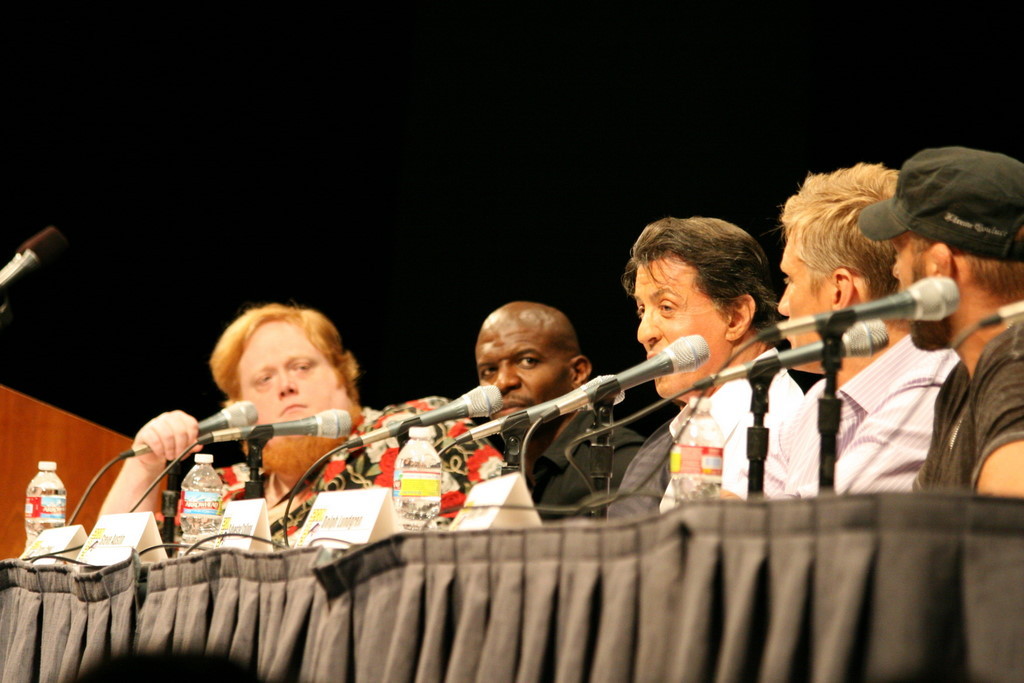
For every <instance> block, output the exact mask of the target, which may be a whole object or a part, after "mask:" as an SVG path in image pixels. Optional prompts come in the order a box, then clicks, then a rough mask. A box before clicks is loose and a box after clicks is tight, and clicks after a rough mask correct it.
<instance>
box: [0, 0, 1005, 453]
mask: <svg viewBox="0 0 1024 683" xmlns="http://www.w3.org/2000/svg"><path fill="white" fill-rule="evenodd" d="M380 4H381V5H385V4H386V3H380ZM551 4H552V5H557V6H556V7H542V6H541V7H530V6H528V5H522V4H517V5H511V4H510V5H502V6H496V5H493V4H491V3H478V4H474V3H466V2H456V3H431V4H422V5H412V4H409V5H397V6H396V5H390V6H382V7H379V8H370V7H359V8H358V9H357V8H354V7H348V6H347V5H346V6H343V8H341V9H335V10H331V11H320V12H318V13H316V14H305V13H300V12H295V11H289V12H285V11H278V12H270V11H266V12H263V13H251V12H250V13H237V14H230V13H228V12H226V11H225V12H221V13H220V14H217V13H211V12H209V11H208V10H204V11H203V12H201V13H197V14H194V15H186V14H179V13H171V12H168V13H166V14H164V15H163V16H160V15H156V14H148V13H147V14H146V15H144V16H143V15H136V16H133V15H131V14H124V13H123V10H122V11H119V12H114V11H112V10H96V9H92V8H90V10H89V11H88V12H86V11H81V12H78V13H74V14H68V15H64V16H61V17H59V18H51V19H49V20H46V21H21V22H16V21H13V20H12V21H8V22H7V27H6V29H5V31H6V34H7V35H6V37H5V45H6V47H5V48H4V54H5V55H6V58H5V65H4V66H5V68H4V86H3V89H4V91H5V97H4V104H3V112H4V117H3V120H4V124H3V126H4V145H3V147H4V149H3V157H4V165H5V167H6V173H5V177H6V182H5V184H4V192H3V196H4V203H3V229H2V233H0V235H2V239H0V258H2V260H6V258H8V257H7V256H2V253H3V252H4V251H6V252H7V253H8V254H9V255H11V256H13V254H14V253H15V250H16V249H17V247H18V245H19V244H21V243H22V242H23V241H24V240H25V239H26V238H28V237H29V236H31V235H32V234H34V233H35V232H37V231H38V230H40V229H42V228H43V227H44V226H46V225H49V224H54V225H57V226H58V227H59V228H60V229H61V231H62V232H64V234H65V235H66V236H67V238H68V240H69V241H70V243H71V249H70V250H69V251H68V252H67V254H66V255H65V257H64V258H63V259H62V260H61V261H59V262H57V263H56V264H54V265H53V266H51V267H48V268H47V269H46V270H42V271H39V272H38V273H35V274H32V275H31V276H29V277H27V278H25V279H24V280H23V281H21V282H19V283H18V284H16V285H15V286H14V287H12V288H11V291H10V295H11V306H12V308H13V311H14V314H15V318H14V322H13V324H12V325H11V326H10V327H8V328H7V329H5V330H3V331H2V332H0V383H3V384H6V385H7V386H10V387H12V388H14V389H17V390H19V391H22V392H25V393H27V394H29V395H31V396H34V397H36V398H38V399H41V400H43V401H46V402H48V403H51V404H53V405H56V406H58V407H60V408H62V409H64V410H67V411H70V412H72V413H75V414H78V415H80V416H82V417H85V418H86V419H89V420H92V421H95V422H98V423H100V424H102V425H104V426H107V427H110V428H112V429H115V430H117V431H120V432H123V433H126V434H132V433H134V431H135V430H136V429H137V428H138V427H139V426H140V425H141V424H142V423H143V422H145V421H146V420H148V419H149V418H150V417H152V416H154V415H156V414H157V413H159V412H162V411H164V410H168V409H172V408H182V409H185V410H187V411H189V412H192V413H193V414H196V415H197V416H200V417H201V416H205V415H207V414H209V413H212V412H214V411H216V410H217V409H218V407H219V400H220V398H221V397H220V396H219V394H218V392H217V390H216V388H215V386H214V385H213V383H212V381H211V380H210V378H209V373H208V371H207V369H206V365H205V364H206V360H207V356H208V353H209V351H210V349H211V348H212V345H213V343H214V341H215V339H216V338H217V336H218V334H219V333H220V331H221V330H222V329H223V326H224V325H225V324H226V323H227V322H229V321H230V320H231V319H232V318H233V317H234V315H235V314H236V312H237V311H238V309H239V307H240V306H242V305H243V304H244V303H246V302H252V301H258V302H262V301H286V300H294V301H297V302H299V303H302V304H307V305H311V306H314V307H317V308H319V309H321V310H323V311H324V312H325V313H327V314H328V315H329V316H330V317H331V318H332V319H333V320H335V321H336V322H337V323H338V325H339V327H340V329H341V330H342V335H343V337H344V339H345V341H346V343H347V344H348V345H349V346H350V347H351V348H352V349H353V350H354V351H355V353H356V354H357V357H358V358H359V359H360V361H361V363H362V365H363V368H364V379H363V382H362V393H363V399H364V402H365V403H366V404H368V405H372V406H378V407H380V406H383V405H384V404H387V403H394V402H398V401H403V400H407V399H410V398H413V397H418V396H423V395H430V394H441V395H447V396H451V397H453V396H457V395H459V394H461V393H463V392H464V391H467V390H468V389H469V388H471V387H472V386H473V385H474V384H475V374H474V363H473V346H474V341H475V337H476V331H477V329H478V327H479V324H480V322H481V321H482V320H483V318H484V317H485V316H486V315H487V313H488V312H489V311H491V310H492V309H494V308H496V307H497V306H499V305H501V304H503V303H505V302H507V301H510V300H513V299H532V300H538V301H543V302H546V303H549V304H552V305H554V306H557V307H559V308H561V309H562V310H564V311H565V312H566V313H567V314H568V315H569V316H570V317H571V319H572V320H573V321H574V322H575V323H576V325H577V328H578V331H579V334H580V338H581V341H582V343H583V345H584V349H585V351H586V352H587V353H588V355H590V356H591V358H592V359H593V361H594V363H595V368H596V371H597V372H598V373H599V374H604V373H610V372H616V371H619V370H622V369H624V368H626V367H628V366H630V365H632V364H634V363H637V362H640V361H641V360H643V352H642V349H641V347H640V346H639V344H637V342H636V340H635V314H634V305H633V304H632V302H631V301H630V300H629V299H628V298H627V297H626V296H625V295H624V293H623V292H622V289H621V287H620V285H619V283H618V279H619V275H620V273H621V270H622V266H623V264H624V263H625V261H626V258H627V254H628V250H629V247H630V245H631V244H632V242H633V240H634V238H635V237H636V236H637V235H638V234H639V232H640V230H641V229H642V228H643V226H644V225H645V224H646V223H648V222H650V221H652V220H656V219H658V218H661V217H663V216H666V215H673V216H690V215H710V216H716V217H720V218H724V219H727V220H730V221H732V222H734V223H736V224H738V225H740V226H742V227H744V228H745V229H747V230H748V231H749V232H751V233H752V234H754V235H755V236H757V237H758V239H759V240H760V241H761V243H762V244H763V245H764V247H765V248H766V250H768V251H769V254H770V255H771V256H773V257H776V258H777V256H778V253H779V246H778V241H777V237H776V235H774V234H771V233H770V231H771V230H772V229H773V228H774V226H775V224H776V217H777V213H778V207H779V205H780V204H781V203H782V202H784V201H785V199H786V197H787V196H788V195H789V194H791V193H792V192H793V191H794V190H795V189H796V188H797V186H798V184H799V182H800V181H801V180H802V178H803V177H804V175H805V174H806V173H807V172H809V171H813V172H822V171H830V170H833V169H835V168H838V167H841V166H848V165H851V164H853V163H856V162H858V161H870V162H883V163H886V164H888V165H890V166H893V167H897V168H898V167H899V165H900V164H901V162H902V161H903V160H904V159H905V158H906V157H908V156H910V155H911V154H913V153H914V152H916V151H918V150H919V149H922V148H924V147H931V146H940V145H948V144H960V145H967V146H973V147H980V148H984V149H992V150H996V151H1002V152H1006V153H1008V154H1011V155H1013V156H1016V157H1017V158H1022V157H1024V154H1022V139H1021V127H1020V118H1021V117H1020V105H1019V98H1020V90H1021V87H1020V82H1021V81H1020V73H1021V68H1020V67H1021V60H1020V57H1019V54H1020V49H1019V48H1020V43H1019V33H1018V32H1017V31H1015V30H1014V29H1013V27H1014V26H1017V25H1018V24H1016V20H1015V19H1013V20H1011V18H1010V17H1009V16H1004V15H1003V14H990V13H988V12H987V10H985V9H984V8H983V6H980V5H973V6H972V7H971V8H970V9H969V10H964V9H962V8H961V9H960V10H958V12H959V13H958V14H957V15H955V16H946V15H939V14H936V13H934V12H933V13H930V14H927V15H926V16H924V17H922V16H917V15H915V14H911V13H908V14H901V13H900V12H897V11H895V10H894V9H893V8H889V7H886V8H881V7H878V6H872V7H867V6H863V5H856V6H854V5H850V6H840V5H836V6H830V8H829V9H828V10H825V9H812V8H811V6H810V5H804V4H786V3H769V4H763V5H762V6H761V7H759V8H757V9H751V8H745V7H743V6H741V5H737V4H727V3H719V4H717V5H716V7H715V8H709V7H694V6H691V5H690V4H689V3H675V4H674V5H673V6H672V8H671V9H666V8H662V7H660V6H651V7H649V8H645V7H644V6H642V5H633V6H631V7H630V8H628V9H627V8H626V7H625V6H622V7H618V8H615V9H611V8H607V7H606V6H604V5H597V6H595V5H593V4H591V5H579V6H572V7H570V6H568V5H560V4H557V3H551ZM655 7H657V8H655ZM930 11H931V10H930ZM1006 12H1007V13H1009V10H1007V11H1006ZM776 284H777V285H778V283H776ZM654 397H655V395H654V392H653V389H652V388H650V387H642V388H638V389H636V390H634V391H633V392H631V396H630V398H629V400H628V402H627V403H626V404H625V405H624V406H622V407H620V408H619V409H617V414H618V415H619V416H622V415H625V414H626V413H625V411H627V410H629V409H631V408H635V407H639V406H641V405H643V404H645V403H646V402H648V401H650V400H652V399H653V398H654Z"/></svg>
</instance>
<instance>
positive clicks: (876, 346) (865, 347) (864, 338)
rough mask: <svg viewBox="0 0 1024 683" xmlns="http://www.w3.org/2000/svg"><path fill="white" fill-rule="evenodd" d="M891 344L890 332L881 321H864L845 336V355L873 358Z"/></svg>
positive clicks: (855, 325)
mask: <svg viewBox="0 0 1024 683" xmlns="http://www.w3.org/2000/svg"><path fill="white" fill-rule="evenodd" d="M888 344H889V330H887V329H885V323H883V322H882V321H881V320H877V319H876V320H864V321H861V322H857V323H854V324H853V326H852V327H850V329H848V330H847V331H846V333H845V334H843V355H844V356H851V357H861V358H863V357H867V356H872V355H874V354H876V353H878V352H879V351H881V350H882V349H883V348H885V347H886V346H888Z"/></svg>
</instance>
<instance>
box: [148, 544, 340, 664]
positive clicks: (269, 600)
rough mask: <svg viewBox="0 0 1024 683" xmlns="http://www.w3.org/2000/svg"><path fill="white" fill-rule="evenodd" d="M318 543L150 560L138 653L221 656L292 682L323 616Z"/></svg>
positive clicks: (220, 551)
mask: <svg viewBox="0 0 1024 683" xmlns="http://www.w3.org/2000/svg"><path fill="white" fill-rule="evenodd" d="M319 555H320V551H319V550H318V549H316V548H305V549H296V550H290V551H287V552H283V553H273V554H270V553H244V552H239V551H234V550H229V549H221V550H211V551H207V552H205V553H199V554H194V555H190V556H188V557H185V558H181V559H177V560H171V561H168V562H164V563H160V564H155V565H153V566H152V567H151V568H150V571H149V581H148V590H147V593H146V600H145V602H144V604H143V606H142V609H141V610H140V614H139V627H138V634H137V643H138V649H137V651H138V652H139V653H142V654H150V655H160V654H184V653H190V654H204V655H210V656H219V657H226V658H228V659H230V660H232V661H234V662H236V663H238V664H240V665H242V666H244V667H246V668H247V669H249V670H251V671H255V672H256V674H257V675H258V676H260V678H263V679H265V680H286V679H287V680H294V679H296V678H297V677H299V675H300V669H301V667H302V664H303V662H304V661H306V658H307V655H309V656H310V657H312V655H313V652H312V650H313V646H314V645H315V643H316V642H317V633H318V631H319V629H320V627H321V622H322V619H323V617H324V616H326V614H327V605H326V593H324V591H323V589H322V588H320V585H319V583H318V581H317V579H316V576H315V575H314V573H313V564H314V563H315V562H316V560H317V557H318V556H319Z"/></svg>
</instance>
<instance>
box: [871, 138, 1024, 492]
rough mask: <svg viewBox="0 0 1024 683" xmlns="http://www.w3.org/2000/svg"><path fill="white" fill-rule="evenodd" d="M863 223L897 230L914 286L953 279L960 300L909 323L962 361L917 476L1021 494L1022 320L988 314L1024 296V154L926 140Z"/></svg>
mask: <svg viewBox="0 0 1024 683" xmlns="http://www.w3.org/2000/svg"><path fill="white" fill-rule="evenodd" d="M859 224H860V229H861V230H862V231H863V233H864V234H865V235H867V236H868V237H870V238H871V239H874V240H886V239H887V240H892V243H893V246H895V247H896V254H897V255H896V268H895V274H896V277H897V278H899V280H900V284H901V285H902V286H903V287H907V286H909V285H910V284H912V283H914V282H916V281H917V280H919V279H921V278H923V277H931V276H943V277H949V278H952V279H953V280H954V281H955V282H956V284H957V287H959V289H960V305H959V307H958V308H957V310H956V311H955V312H954V313H953V314H952V315H950V316H949V317H948V318H946V319H944V320H941V321H937V322H916V323H913V324H912V325H911V331H910V333H911V337H912V339H913V340H914V343H915V344H916V345H917V346H918V347H920V348H923V349H937V348H945V347H948V346H953V347H955V350H956V352H957V355H958V356H959V357H960V364H959V365H957V367H956V368H955V369H954V370H953V371H952V372H951V373H950V375H949V377H948V378H947V379H946V381H945V383H944V384H943V386H942V389H941V390H940V391H939V395H938V398H937V399H936V401H935V429H934V432H933V433H932V440H931V445H930V447H929V450H928V457H927V458H926V460H925V463H924V466H923V467H922V468H921V470H920V471H919V472H918V476H917V481H916V486H917V487H918V488H922V489H942V488H960V489H964V488H967V489H975V490H977V491H979V492H982V493H991V494H995V495H1013V496H1024V381H1022V379H1021V378H1024V325H1020V324H1017V325H1012V326H1009V327H1008V326H1007V325H1006V324H1003V323H998V324H992V325H987V326H983V325H982V322H983V321H985V320H986V318H989V317H990V316H993V315H994V314H996V313H997V311H998V310H999V308H1000V307H1002V306H1004V305H1007V304H1010V303H1014V302H1017V301H1020V300H1021V299H1024V164H1022V163H1021V162H1020V161H1018V160H1016V159H1013V158H1011V157H1008V156H1006V155H1005V154H996V153H993V152H985V151H980V150H975V149H967V148H964V147H943V148H938V149H926V150H923V151H921V152H918V153H917V154H915V155H914V156H912V157H911V158H910V159H908V160H907V161H906V162H905V163H904V164H903V167H902V169H901V170H900V178H899V182H898V184H897V186H896V195H895V197H893V198H892V199H889V200H886V201H883V202H879V203H878V204H875V205H872V206H869V207H867V208H866V209H864V211H863V212H862V213H861V216H860V223H859Z"/></svg>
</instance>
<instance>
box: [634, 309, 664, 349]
mask: <svg viewBox="0 0 1024 683" xmlns="http://www.w3.org/2000/svg"><path fill="white" fill-rule="evenodd" d="M658 337H659V332H658V328H657V326H656V325H655V324H654V321H652V320H651V314H650V313H648V312H647V311H644V313H643V315H641V316H640V324H639V325H637V328H636V340H637V341H638V342H640V343H641V344H643V345H644V348H645V349H647V350H648V351H650V350H651V349H653V348H654V346H655V344H657V343H658Z"/></svg>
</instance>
